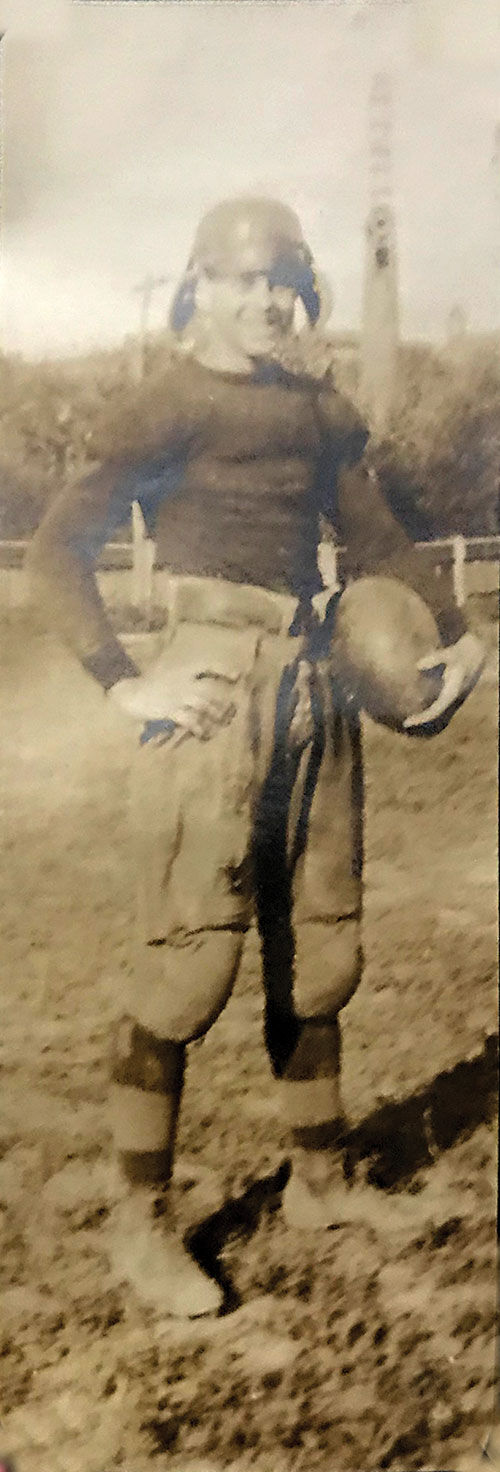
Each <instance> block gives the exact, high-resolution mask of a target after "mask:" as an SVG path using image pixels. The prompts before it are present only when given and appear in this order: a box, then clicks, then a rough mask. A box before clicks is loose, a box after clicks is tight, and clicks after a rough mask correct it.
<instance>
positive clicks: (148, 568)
mask: <svg viewBox="0 0 500 1472" xmlns="http://www.w3.org/2000/svg"><path fill="white" fill-rule="evenodd" d="M154 559H155V544H154V542H153V541H152V540H151V538H150V537H148V534H147V531H146V523H145V521H144V517H143V514H142V511H141V508H140V506H139V502H138V501H134V502H133V505H132V603H133V606H134V608H137V610H138V612H139V613H142V614H143V615H144V617H145V618H146V619H149V618H150V616H151V609H152V604H153V564H154Z"/></svg>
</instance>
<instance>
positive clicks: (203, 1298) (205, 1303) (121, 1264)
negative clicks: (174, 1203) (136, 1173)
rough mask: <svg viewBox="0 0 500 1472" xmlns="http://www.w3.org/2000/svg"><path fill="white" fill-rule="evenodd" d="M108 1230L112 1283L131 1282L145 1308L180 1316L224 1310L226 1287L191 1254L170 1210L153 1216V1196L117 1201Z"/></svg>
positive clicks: (199, 1314) (129, 1283)
mask: <svg viewBox="0 0 500 1472" xmlns="http://www.w3.org/2000/svg"><path fill="white" fill-rule="evenodd" d="M105 1230H106V1238H107V1241H106V1250H107V1255H108V1261H109V1266H110V1270H111V1275H112V1278H113V1281H114V1282H115V1283H116V1284H118V1283H120V1284H128V1286H129V1287H130V1288H132V1289H133V1291H134V1293H135V1294H136V1296H137V1298H138V1299H139V1300H140V1302H141V1303H142V1304H143V1305H145V1306H146V1307H147V1308H151V1309H154V1311H155V1312H156V1313H157V1314H158V1315H161V1314H168V1315H169V1316H171V1317H172V1318H180V1319H193V1318H198V1317H201V1316H202V1315H204V1314H215V1313H217V1311H218V1310H219V1309H220V1307H221V1304H222V1302H223V1293H222V1289H221V1288H220V1287H219V1285H218V1283H216V1282H215V1281H214V1279H213V1278H209V1277H208V1275H207V1273H204V1272H203V1269H202V1268H200V1267H199V1266H198V1263H196V1262H195V1260H194V1258H193V1257H191V1254H190V1253H189V1252H188V1250H187V1248H186V1247H185V1246H184V1243H183V1242H182V1239H181V1237H180V1236H178V1235H177V1233H176V1232H175V1229H174V1224H173V1222H172V1221H171V1220H170V1219H169V1213H168V1211H167V1212H165V1214H164V1215H161V1216H155V1199H154V1198H153V1197H151V1196H150V1195H149V1194H148V1195H147V1196H143V1194H142V1193H140V1192H138V1193H137V1194H136V1193H134V1195H133V1196H131V1197H128V1198H127V1199H126V1200H125V1201H122V1202H119V1203H118V1204H117V1205H116V1206H115V1207H114V1208H113V1211H112V1214H111V1218H110V1221H109V1224H108V1227H107V1228H106V1229H105Z"/></svg>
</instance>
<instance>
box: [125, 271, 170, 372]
mask: <svg viewBox="0 0 500 1472" xmlns="http://www.w3.org/2000/svg"><path fill="white" fill-rule="evenodd" d="M169 283H170V277H169V276H152V275H148V276H145V277H144V280H143V281H139V282H138V284H137V286H134V287H133V291H134V292H137V293H138V295H139V334H138V340H137V358H136V361H135V364H134V368H135V376H136V377H137V378H138V379H141V378H144V374H145V372H146V366H147V353H148V335H149V318H150V311H151V302H152V300H153V294H154V292H155V291H157V290H158V288H159V287H161V286H168V285H169Z"/></svg>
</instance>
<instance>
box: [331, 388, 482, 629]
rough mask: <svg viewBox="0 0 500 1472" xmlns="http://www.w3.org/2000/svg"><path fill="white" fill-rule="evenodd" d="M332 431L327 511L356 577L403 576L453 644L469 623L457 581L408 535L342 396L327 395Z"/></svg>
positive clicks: (358, 421) (359, 426)
mask: <svg viewBox="0 0 500 1472" xmlns="http://www.w3.org/2000/svg"><path fill="white" fill-rule="evenodd" d="M321 409H322V419H323V424H324V426H325V428H326V432H327V442H326V450H325V455H324V467H325V469H324V475H323V487H324V489H323V511H324V514H325V516H326V517H327V518H328V519H330V520H331V521H332V522H333V524H334V526H335V530H336V534H337V537H338V540H339V542H340V543H341V544H344V546H345V548H346V552H345V567H346V571H347V572H348V573H349V574H350V575H351V576H352V577H361V576H368V575H370V574H373V575H375V574H379V575H384V574H385V575H386V576H389V577H390V576H393V577H397V578H400V579H401V580H402V581H403V582H405V583H407V584H408V586H409V587H411V588H414V589H415V591H416V592H417V593H419V594H420V597H421V598H423V599H424V601H425V602H426V603H427V605H428V607H429V608H430V609H431V611H432V613H433V614H434V617H435V619H436V623H437V626H438V629H439V633H440V637H441V639H442V641H443V644H453V643H455V642H456V640H457V639H459V638H460V637H461V635H462V634H464V633H465V631H466V628H467V625H466V622H465V620H464V618H463V615H462V613H461V611H460V609H459V608H457V607H456V604H455V603H454V598H453V589H452V586H451V579H450V577H449V576H447V574H446V572H442V573H441V572H440V575H439V576H436V575H435V572H434V570H433V569H430V568H429V565H428V564H427V562H426V561H425V560H424V557H423V556H422V554H421V553H420V552H419V550H418V548H416V547H415V544H414V542H412V541H411V539H410V537H408V535H407V533H406V531H405V529H404V527H403V526H402V525H401V522H400V521H398V520H397V519H396V517H395V516H394V515H393V512H392V510H391V508H390V506H389V504H388V501H387V500H386V498H385V496H384V491H383V486H382V485H381V483H380V481H379V478H378V477H377V475H376V474H375V473H374V472H373V471H372V470H371V469H370V448H369V435H368V430H367V429H366V428H365V427H364V426H363V422H362V420H361V419H360V418H359V417H358V415H357V412H356V410H355V409H354V407H353V406H352V405H351V404H350V403H349V402H348V401H347V400H346V399H345V398H344V397H343V395H342V394H337V393H332V394H331V395H330V394H328V395H326V396H322V403H321Z"/></svg>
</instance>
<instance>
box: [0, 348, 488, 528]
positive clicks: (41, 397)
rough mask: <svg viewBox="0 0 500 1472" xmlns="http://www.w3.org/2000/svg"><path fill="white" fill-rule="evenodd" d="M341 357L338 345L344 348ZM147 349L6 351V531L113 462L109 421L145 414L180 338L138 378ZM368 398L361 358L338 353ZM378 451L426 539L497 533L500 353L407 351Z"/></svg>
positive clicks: (1, 390) (350, 383)
mask: <svg viewBox="0 0 500 1472" xmlns="http://www.w3.org/2000/svg"><path fill="white" fill-rule="evenodd" d="M332 347H333V352H334V357H335V343H334V340H333V343H332ZM135 349H136V344H135V343H134V342H133V341H129V342H126V343H125V344H124V345H123V346H122V347H120V348H118V349H116V350H112V351H106V352H98V353H93V354H88V355H86V356H82V357H78V358H75V359H73V360H68V359H66V360H60V361H57V362H56V361H53V362H50V361H47V360H46V361H44V362H42V363H38V364H37V363H31V362H29V361H27V360H25V359H23V358H22V357H21V356H20V355H17V354H6V355H3V356H2V355H0V426H1V429H0V537H2V538H16V537H21V538H25V537H29V536H30V535H31V534H32V533H33V531H34V530H35V528H36V526H37V525H38V523H39V521H40V519H41V516H42V515H43V512H44V509H45V507H46V506H47V504H48V502H49V501H50V499H51V497H52V496H54V495H55V494H56V493H57V491H58V489H60V488H61V486H62V485H63V484H67V483H68V481H71V480H77V479H79V478H80V477H81V476H83V475H85V474H86V473H87V472H88V471H89V470H90V469H92V468H93V467H94V466H95V465H96V464H97V463H98V462H99V460H100V459H101V458H102V452H103V445H104V444H105V443H106V434H105V432H104V437H103V426H106V424H107V425H108V426H109V425H112V424H113V423H114V422H116V423H119V422H120V420H122V422H124V421H125V420H126V419H127V417H128V415H129V414H133V417H134V418H135V419H137V416H138V415H140V414H141V413H142V412H144V413H146V412H147V411H148V407H149V405H150V404H151V403H153V404H154V401H155V398H156V397H157V396H158V397H161V380H162V375H163V374H164V373H165V370H166V368H168V364H169V361H170V359H171V354H172V343H171V339H169V336H168V334H163V335H159V336H157V337H156V338H154V339H153V340H152V341H151V343H150V346H149V355H148V361H147V371H146V375H145V377H144V378H143V379H142V381H141V382H139V383H138V382H137V379H136V365H137V357H136V351H135ZM338 380H339V386H340V387H347V388H348V389H349V390H350V392H351V393H352V394H353V397H354V398H356V395H357V369H356V364H355V362H354V363H350V364H345V363H343V361H342V359H341V357H340V356H339V360H338ZM373 454H374V458H375V463H376V467H377V470H378V473H379V476H380V479H381V481H382V483H383V485H384V489H385V492H386V494H387V496H388V499H389V501H390V502H391V505H392V506H393V509H394V511H395V512H396V514H397V515H398V516H399V517H400V519H401V521H402V522H403V523H404V525H405V526H406V527H407V530H408V531H409V532H410V534H411V535H412V536H414V537H416V538H418V539H422V540H425V539H427V538H432V537H439V536H441V537H446V536H451V535H453V534H454V533H456V532H462V533H463V534H464V535H465V536H482V535H494V534H496V532H497V531H498V490H499V480H500V351H499V348H498V345H497V344H496V343H495V342H494V341H488V340H485V341H482V342H478V341H475V340H474V339H473V338H471V339H467V338H465V339H464V340H463V341H462V342H461V343H460V346H459V348H458V347H454V348H453V349H451V348H450V349H447V350H446V351H444V350H438V349H435V348H432V347H429V346H426V345H422V346H421V347H420V346H406V347H405V346H402V347H401V349H400V365H399V373H398V384H397V390H396V396H395V400H394V408H393V412H392V416H391V420H390V423H389V424H388V426H387V432H386V434H385V437H384V439H383V441H382V442H381V443H379V444H378V445H376V446H374V449H373Z"/></svg>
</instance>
